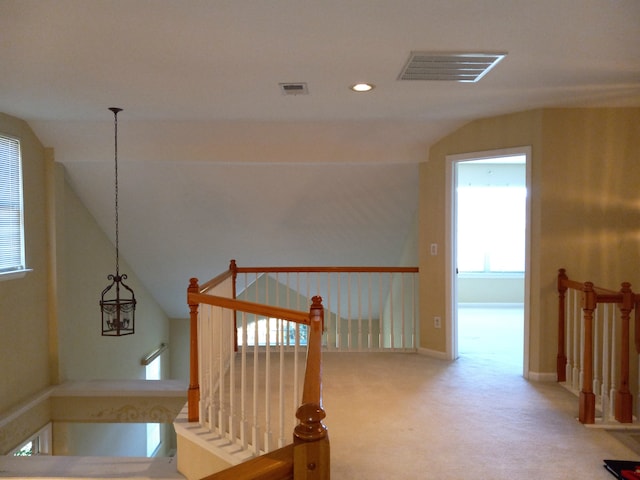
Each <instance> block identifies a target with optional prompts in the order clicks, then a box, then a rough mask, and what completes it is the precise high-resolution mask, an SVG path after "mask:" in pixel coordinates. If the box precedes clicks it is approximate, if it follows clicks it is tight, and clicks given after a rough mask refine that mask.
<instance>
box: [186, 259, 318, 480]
mask: <svg viewBox="0 0 640 480" xmlns="http://www.w3.org/2000/svg"><path fill="white" fill-rule="evenodd" d="M232 279H233V275H232V271H231V270H230V271H229V272H226V273H225V274H223V275H220V276H219V277H216V278H215V279H213V280H212V281H210V282H207V283H206V284H204V285H202V286H200V285H198V281H197V279H195V278H193V279H191V281H190V284H189V288H188V293H187V297H188V304H189V307H190V317H191V318H190V321H191V374H190V385H189V392H188V419H189V421H190V422H198V423H199V424H200V426H202V427H204V428H205V429H206V430H208V431H210V432H211V433H212V434H215V436H216V438H218V439H220V440H222V441H223V443H224V444H225V445H226V447H227V450H229V446H231V447H232V450H234V451H236V452H247V453H248V455H246V456H245V458H251V457H259V456H260V455H263V454H265V453H268V452H273V451H274V450H275V449H276V448H282V447H283V446H284V445H287V444H290V443H291V441H294V446H293V447H291V450H290V451H291V456H292V457H294V456H295V458H291V462H289V463H290V464H291V468H293V465H294V464H296V465H297V467H296V468H298V469H299V470H305V469H307V468H311V469H313V470H314V473H313V476H312V477H308V478H329V476H328V475H329V474H328V472H329V443H328V436H327V433H326V428H325V427H324V424H323V422H322V420H323V418H324V416H325V413H324V410H323V407H322V375H321V372H322V354H321V352H322V331H323V317H324V308H323V305H322V298H321V297H319V296H314V297H313V298H312V304H311V307H310V310H309V311H308V312H302V311H297V310H291V309H285V308H282V307H274V306H268V305H264V304H259V303H255V302H248V301H243V300H238V299H234V298H233V294H234V290H233V282H232ZM258 318H274V319H276V320H277V325H278V329H277V330H276V331H275V337H276V338H275V343H273V342H271V341H270V338H269V333H270V332H267V340H269V341H267V343H266V345H260V343H259V342H258V341H254V342H249V341H248V338H249V331H251V330H253V333H254V337H253V338H254V340H255V339H258V338H259V334H258V326H259V322H258V321H256V319H258ZM249 319H252V321H251V322H250V321H249ZM250 323H251V324H252V325H251V327H250V326H249V324H250ZM285 325H286V328H285ZM291 325H293V327H291ZM300 326H304V327H305V328H306V332H305V337H304V342H302V341H301V335H300V331H301V329H300ZM237 328H239V329H241V334H240V336H239V337H238V334H237V331H238V330H237ZM285 335H286V338H287V341H286V342H285V340H284V339H285ZM238 339H239V341H240V345H239V346H238ZM290 344H292V348H285V347H290V346H291V345H290ZM305 354H306V362H305V359H304V357H303V355H305ZM300 387H302V397H301V398H300V394H299V391H300ZM296 421H297V425H296V426H295V428H294V425H295V423H296ZM292 433H293V435H292ZM294 460H296V461H295V462H294ZM269 464H270V465H273V463H272V462H269ZM322 472H325V473H326V474H325V473H322ZM296 478H298V477H296ZM301 478H302V477H301ZM304 478H307V477H306V476H305V477H304Z"/></svg>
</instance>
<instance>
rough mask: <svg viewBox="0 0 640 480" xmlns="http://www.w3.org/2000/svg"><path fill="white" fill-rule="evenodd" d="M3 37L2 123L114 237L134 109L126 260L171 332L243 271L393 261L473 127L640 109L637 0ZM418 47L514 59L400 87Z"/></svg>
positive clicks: (493, 4) (84, 25)
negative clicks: (450, 136)
mask: <svg viewBox="0 0 640 480" xmlns="http://www.w3.org/2000/svg"><path fill="white" fill-rule="evenodd" d="M0 32H1V33H0V65H1V66H2V74H1V75H0V111H2V112H4V113H7V114H9V115H14V116H17V117H19V118H22V119H24V120H26V121H27V122H28V123H29V124H30V125H31V127H32V128H33V130H34V131H35V133H36V134H37V135H38V137H39V138H40V140H41V141H42V142H43V144H44V145H45V146H47V147H52V148H54V150H55V158H56V160H57V161H58V162H60V163H62V164H64V166H65V168H66V171H67V174H68V178H69V181H70V183H71V185H72V186H73V188H74V190H75V191H76V192H77V194H78V195H79V197H80V198H81V199H82V201H83V202H84V203H85V205H86V206H87V208H88V209H89V210H90V212H91V213H92V214H93V216H94V217H95V218H96V220H97V222H98V223H99V224H100V225H101V226H102V228H104V230H105V232H106V233H107V235H109V236H110V237H111V238H113V236H114V235H113V230H114V228H113V116H112V114H111V112H109V111H108V107H112V106H116V107H121V108H123V109H124V111H123V112H122V113H120V114H119V117H118V119H119V123H118V126H119V137H118V149H119V178H120V182H119V183H120V187H119V188H120V253H121V256H122V257H124V258H125V259H126V260H127V262H128V263H129V264H130V265H131V267H132V268H133V269H134V270H135V272H136V274H137V275H138V276H139V277H140V278H141V280H142V281H143V282H144V284H145V286H146V287H147V288H148V289H149V290H150V291H151V292H153V294H154V295H155V297H156V299H157V300H158V302H159V303H160V304H161V306H162V307H163V308H164V309H165V311H166V312H167V314H168V315H169V316H172V317H185V316H186V315H187V309H186V305H185V289H186V286H187V283H188V278H189V277H191V276H196V277H199V278H200V279H201V280H203V281H204V280H207V279H209V278H211V277H213V276H214V275H216V274H217V273H220V272H221V271H222V270H223V269H225V268H226V266H227V265H228V262H229V260H230V259H231V258H235V259H237V260H238V264H239V265H241V266H258V265H262V266H267V265H295V264H305V265H397V264H398V263H399V262H400V261H401V255H402V252H403V248H404V246H405V242H406V239H407V238H408V237H409V235H410V232H411V229H412V228H413V227H414V226H415V215H416V210H417V204H418V179H417V177H418V164H419V163H420V162H424V161H426V160H427V152H428V148H429V146H430V145H431V144H432V143H433V142H435V141H437V140H438V139H439V138H440V137H442V136H443V135H446V134H447V133H450V132H451V131H453V130H454V129H456V128H458V127H459V126H461V125H463V124H465V123H467V122H469V121H471V120H473V119H477V118H481V117H487V116H494V115H499V114H503V113H510V112H515V111H522V110H527V109H532V108H540V107H563V106H566V107H587V106H594V107H598V106H639V105H640V48H639V47H638V46H639V45H640V1H638V0H561V1H558V0H536V1H535V2H522V1H514V0H456V1H450V0H393V1H391V0H322V1H318V0H271V1H261V0H245V1H239V0H226V1H223V0H208V1H205V0H200V1H196V0H188V1H186V0H185V1H181V0H136V1H129V0H108V1H107V0H92V1H86V0H55V1H54V0H0ZM413 51H427V52H448V53H451V52H489V53H501V52H506V53H507V56H506V58H505V59H504V60H502V61H501V62H500V63H499V64H498V65H497V66H496V67H495V68H494V69H493V70H491V71H490V72H489V73H488V74H487V75H486V76H485V77H484V78H482V79H481V80H480V81H479V82H477V83H454V82H442V81H415V80H414V81H407V80H398V77H399V75H400V72H401V71H402V69H403V67H404V65H405V63H406V61H407V59H408V58H409V56H410V53H411V52H413ZM362 81H366V82H372V83H374V84H375V86H376V88H375V89H374V90H373V91H371V92H369V93H354V92H352V91H350V90H349V86H350V85H352V84H354V83H356V82H362ZM287 82H306V84H307V87H308V92H309V93H308V95H284V94H283V93H282V91H281V89H280V87H279V84H280V83H287Z"/></svg>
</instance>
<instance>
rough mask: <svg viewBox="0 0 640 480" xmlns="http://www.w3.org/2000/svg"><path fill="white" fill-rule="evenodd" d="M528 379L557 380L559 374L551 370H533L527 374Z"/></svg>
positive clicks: (535, 380)
mask: <svg viewBox="0 0 640 480" xmlns="http://www.w3.org/2000/svg"><path fill="white" fill-rule="evenodd" d="M527 379H529V380H531V381H533V382H557V381H558V374H557V373H555V372H554V373H550V372H531V371H529V374H528V375H527Z"/></svg>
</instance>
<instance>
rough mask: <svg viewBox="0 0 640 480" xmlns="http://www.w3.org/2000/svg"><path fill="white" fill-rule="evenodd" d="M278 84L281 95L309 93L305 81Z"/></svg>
mask: <svg viewBox="0 0 640 480" xmlns="http://www.w3.org/2000/svg"><path fill="white" fill-rule="evenodd" d="M279 85H280V90H282V94H283V95H309V89H308V88H307V84H306V83H305V82H298V83H280V84H279Z"/></svg>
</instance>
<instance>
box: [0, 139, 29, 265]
mask: <svg viewBox="0 0 640 480" xmlns="http://www.w3.org/2000/svg"><path fill="white" fill-rule="evenodd" d="M25 271H26V266H25V255H24V212H23V203H22V165H21V158H20V142H19V141H18V140H17V139H15V138H9V137H4V136H0V275H15V274H16V273H24V272H25Z"/></svg>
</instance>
